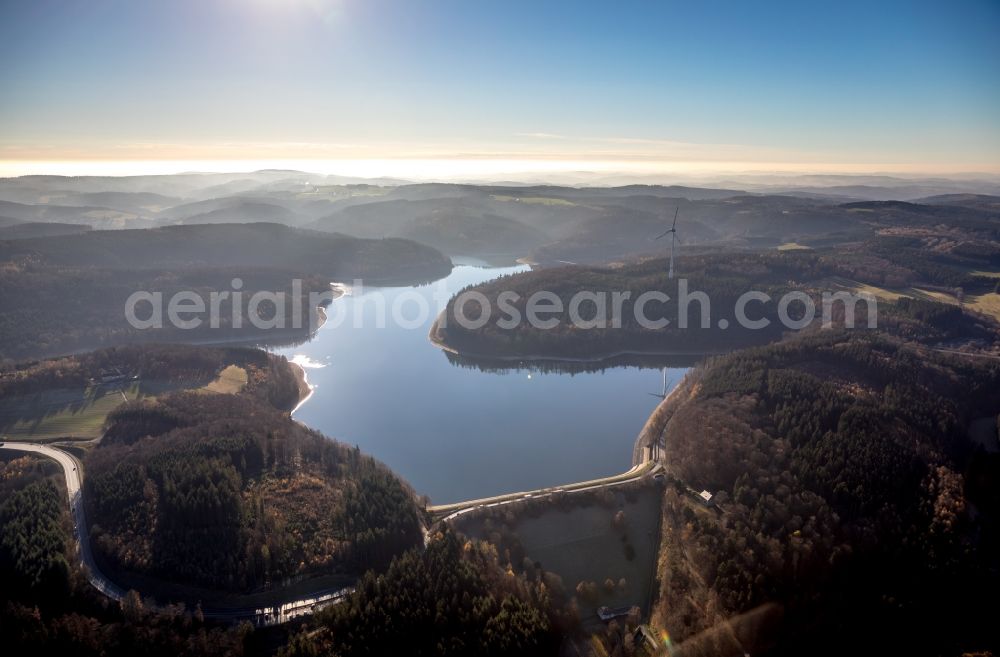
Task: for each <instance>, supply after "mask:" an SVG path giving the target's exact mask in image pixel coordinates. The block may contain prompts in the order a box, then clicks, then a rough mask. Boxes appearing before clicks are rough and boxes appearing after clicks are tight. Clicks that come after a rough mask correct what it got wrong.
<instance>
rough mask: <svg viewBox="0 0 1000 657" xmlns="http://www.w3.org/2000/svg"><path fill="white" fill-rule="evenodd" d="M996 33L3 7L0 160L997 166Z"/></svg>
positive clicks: (482, 4) (932, 26) (703, 21)
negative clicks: (322, 160) (403, 160)
mask: <svg viewBox="0 0 1000 657" xmlns="http://www.w3.org/2000/svg"><path fill="white" fill-rule="evenodd" d="M998 35H1000V0H948V1H943V0H942V1H935V2H924V1H921V0H906V1H900V2H875V1H874V0H866V1H864V2H853V1H850V2H844V1H841V0H829V1H826V2H813V1H811V0H796V1H794V2H756V1H751V0H739V1H736V2H718V1H713V0H683V1H673V0H671V1H666V2H655V3H654V2H636V3H627V2H613V3H612V2H607V3H588V2H584V0H574V1H573V2H544V1H543V0H533V1H528V2H518V1H511V0H506V1H504V2H499V1H497V2H492V1H485V0H456V1H439V2H433V1H427V2H419V1H417V0H396V1H390V0H190V1H189V0H163V1H162V2H154V1H146V0H124V1H119V0H81V1H76V0H57V1H52V2H50V1H48V0H23V1H17V0H0V57H2V62H3V63H2V66H0V161H5V162H2V163H0V164H3V165H4V171H6V172H7V173H10V172H11V171H13V170H18V169H19V168H21V169H24V170H25V171H28V170H39V166H40V165H38V161H46V162H48V161H63V160H114V161H118V160H163V159H168V160H177V161H184V162H185V164H187V163H188V162H190V161H197V160H206V161H208V160H212V161H218V160H248V161H256V160H266V161H279V160H307V159H313V158H316V159H327V160H351V159H356V158H364V159H369V160H373V161H385V160H391V159H396V158H411V160H410V161H411V162H424V163H426V162H428V161H436V162H438V163H439V165H440V163H441V162H449V161H451V162H454V161H460V162H464V163H469V162H478V163H479V164H478V165H477V166H480V167H483V168H487V169H488V168H489V167H496V168H498V169H500V170H502V169H504V168H505V167H507V168H509V167H515V166H518V163H521V164H524V163H525V162H528V163H533V164H532V165H531V166H536V167H539V168H546V167H555V168H560V167H561V168H580V169H583V168H590V169H600V168H602V167H606V168H608V169H609V170H610V169H614V168H616V167H619V168H621V170H635V171H658V170H676V171H699V170H767V169H781V170H808V171H849V170H855V171H900V172H906V171H911V172H918V171H920V172H942V173H947V172H956V171H987V172H1000V38H998ZM25 161H35V164H34V165H31V164H27V163H25ZM45 166H49V165H45ZM421 166H430V165H421ZM440 166H444V165H440ZM463 166H468V165H467V164H466V165H463ZM32 167H34V168H32ZM313 168H315V167H313ZM376 168H377V167H376ZM444 168H447V167H446V166H444Z"/></svg>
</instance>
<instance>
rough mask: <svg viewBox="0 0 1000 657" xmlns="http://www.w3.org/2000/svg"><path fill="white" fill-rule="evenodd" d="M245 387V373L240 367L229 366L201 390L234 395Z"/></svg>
mask: <svg viewBox="0 0 1000 657" xmlns="http://www.w3.org/2000/svg"><path fill="white" fill-rule="evenodd" d="M246 385H247V371H246V370H245V369H243V368H242V367H237V366H236V365H230V366H229V367H227V368H226V369H224V370H222V372H220V373H219V376H218V377H217V378H216V379H215V380H214V381H212V382H211V383H209V384H208V385H206V386H204V387H203V388H202V390H203V391H205V392H218V393H222V394H225V395H235V394H236V393H237V392H239V391H241V390H243V388H245V387H246Z"/></svg>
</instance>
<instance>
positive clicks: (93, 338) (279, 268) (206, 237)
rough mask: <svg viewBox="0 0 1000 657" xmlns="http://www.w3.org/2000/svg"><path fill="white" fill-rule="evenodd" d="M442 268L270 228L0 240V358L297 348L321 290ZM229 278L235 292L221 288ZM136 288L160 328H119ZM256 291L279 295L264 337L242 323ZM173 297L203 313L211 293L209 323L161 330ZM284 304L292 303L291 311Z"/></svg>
mask: <svg viewBox="0 0 1000 657" xmlns="http://www.w3.org/2000/svg"><path fill="white" fill-rule="evenodd" d="M450 269H451V262H450V261H449V260H448V259H447V258H445V257H444V256H443V255H441V254H440V253H439V252H438V251H435V250H434V249H432V248H430V247H427V246H423V245H420V244H417V243H416V242H411V241H408V240H403V239H385V240H381V239H374V240H372V239H356V238H351V237H345V236H341V235H330V234H324V233H314V232H310V231H302V230H297V229H293V228H287V227H285V226H279V225H276V224H232V225H204V226H170V227H166V228H158V229H150V230H118V231H92V232H89V233H87V234H83V235H73V236H65V235H63V236H55V237H47V238H38V239H23V240H16V241H6V242H4V241H0V295H2V297H3V300H4V303H3V304H2V306H0V361H2V360H5V359H23V358H32V357H45V356H53V355H58V354H61V353H67V352H72V351H78V350H81V349H92V348H99V347H104V346H110V345H115V344H123V343H134V342H198V341H206V342H220V341H224V340H257V341H259V340H267V339H270V338H276V339H285V340H288V339H292V340H296V339H297V340H302V339H305V338H306V337H308V334H309V328H310V325H315V322H314V321H313V320H314V319H315V317H316V310H315V308H314V307H313V306H312V304H310V303H309V295H310V293H312V292H316V293H323V292H329V288H330V282H331V281H334V280H343V281H347V282H351V281H353V280H354V279H355V278H360V279H363V280H364V281H365V282H367V283H375V282H383V283H384V282H395V283H411V284H412V283H419V282H426V281H429V280H433V279H435V278H439V277H441V276H444V275H446V274H447V273H448V272H449V271H450ZM234 279H239V282H240V285H241V287H240V288H234V287H233V281H234ZM296 279H300V280H301V281H302V285H301V290H300V292H299V294H300V295H301V296H300V297H299V298H298V299H294V297H293V296H292V295H293V294H294V293H295V288H294V287H293V281H294V280H296ZM234 289H240V291H241V293H242V306H241V307H240V308H237V309H235V312H234V309H233V303H234V302H233V301H232V297H231V296H229V295H230V294H231V293H232V291H233V290H234ZM140 291H141V292H148V293H150V294H160V295H162V297H161V298H162V299H163V304H164V308H163V309H161V310H163V312H164V315H163V317H164V322H163V326H162V328H157V327H153V328H148V329H141V330H140V329H136V328H135V327H133V326H131V325H130V324H129V323H128V322H127V321H126V317H125V308H126V301H127V300H128V299H129V297H130V296H131V295H132V294H134V293H136V292H140ZM258 291H263V292H272V293H275V292H276V293H283V294H285V295H286V303H285V304H284V308H283V311H284V321H283V322H282V323H281V325H279V326H277V327H276V328H273V329H259V328H257V327H255V326H254V325H253V323H252V322H251V321H250V317H251V310H250V307H249V304H250V299H251V298H252V296H253V295H254V294H255V293H256V292H258ZM179 292H193V293H195V294H196V295H198V297H199V298H201V299H202V300H203V302H204V307H205V308H206V309H208V308H210V307H211V305H210V303H211V298H212V297H211V295H212V293H213V292H215V293H220V294H221V296H220V299H221V304H220V305H219V312H218V315H219V318H220V321H219V323H218V326H217V327H213V326H211V323H210V317H209V316H208V314H207V313H202V314H201V316H199V319H200V320H201V324H200V326H197V327H194V328H184V329H182V328H178V327H176V326H174V325H172V324H171V323H170V322H168V321H166V319H167V315H166V314H165V313H166V304H169V301H170V299H171V298H173V296H174V295H175V294H177V293H179ZM296 301H298V302H301V303H300V304H299V306H298V308H300V310H299V311H298V314H296V308H297V307H296V303H295V302H296ZM143 312H144V314H142V315H138V312H137V316H141V317H143V318H147V317H149V316H150V314H151V313H152V309H150V308H149V307H148V304H145V305H143ZM274 312H275V309H274V307H273V304H270V303H264V304H262V306H261V311H260V314H262V315H267V319H270V318H272V317H274ZM269 313H270V314H269ZM234 316H235V317H237V318H239V321H236V320H234ZM296 320H297V321H296Z"/></svg>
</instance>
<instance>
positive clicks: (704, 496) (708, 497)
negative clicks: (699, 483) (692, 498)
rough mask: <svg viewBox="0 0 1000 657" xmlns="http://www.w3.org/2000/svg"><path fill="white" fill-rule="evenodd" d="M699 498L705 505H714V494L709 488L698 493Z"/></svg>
mask: <svg viewBox="0 0 1000 657" xmlns="http://www.w3.org/2000/svg"><path fill="white" fill-rule="evenodd" d="M698 500H699V501H700V502H701V503H702V504H704V505H705V506H712V494H711V493H709V492H708V491H707V490H703V491H701V492H700V493H698Z"/></svg>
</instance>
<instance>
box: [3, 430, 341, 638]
mask: <svg viewBox="0 0 1000 657" xmlns="http://www.w3.org/2000/svg"><path fill="white" fill-rule="evenodd" d="M0 449H8V450H11V451H18V452H27V453H31V454H39V455H41V456H44V457H46V458H50V459H52V460H53V461H55V462H56V463H58V464H59V465H61V466H62V469H63V473H64V474H65V476H66V492H67V494H68V496H69V508H70V512H71V513H72V515H73V533H74V535H75V538H76V543H77V550H78V554H79V555H80V561H81V562H82V563H83V565H84V572H85V573H86V575H87V580H88V581H89V582H90V584H91V586H93V587H94V588H95V589H97V590H98V591H100V592H101V593H103V594H104V595H106V596H107V597H109V598H111V599H112V600H115V601H117V602H121V600H122V598H124V597H125V591H124V590H123V589H122V588H121V587H119V586H118V585H116V584H115V583H114V582H112V581H111V580H110V579H109V578H108V577H107V576H106V575H104V573H102V572H101V570H100V569H99V568H98V567H97V564H96V563H95V562H94V554H93V552H92V551H91V546H90V537H89V535H87V531H88V530H87V527H88V525H87V517H86V515H85V512H84V508H83V477H82V471H81V466H80V462H79V461H78V460H77V459H76V458H75V457H74V456H73V455H72V454H70V453H68V452H65V451H63V450H61V449H58V448H55V447H49V446H48V445H38V444H35V443H20V442H4V443H2V444H0ZM353 591H354V589H352V588H350V587H348V588H344V589H337V590H334V589H324V590H321V591H314V592H313V593H310V594H309V597H306V598H300V599H298V600H292V601H290V602H286V603H284V604H281V605H276V606H272V607H256V608H254V607H247V608H241V609H204V610H203V611H202V613H203V615H204V617H205V618H209V619H213V620H220V621H230V622H233V621H249V622H251V623H253V624H255V625H279V624H281V623H285V622H287V621H289V620H292V619H294V618H297V617H299V616H304V615H306V614H310V613H312V612H314V611H317V610H319V609H321V608H323V607H326V606H328V605H331V604H336V603H338V602H341V601H342V600H343V599H344V597H346V596H347V595H348V594H350V593H352V592H353ZM147 608H151V609H153V610H154V611H155V610H156V608H155V607H150V606H149V605H147Z"/></svg>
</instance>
